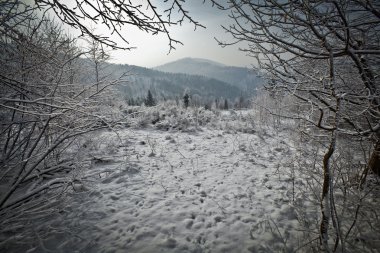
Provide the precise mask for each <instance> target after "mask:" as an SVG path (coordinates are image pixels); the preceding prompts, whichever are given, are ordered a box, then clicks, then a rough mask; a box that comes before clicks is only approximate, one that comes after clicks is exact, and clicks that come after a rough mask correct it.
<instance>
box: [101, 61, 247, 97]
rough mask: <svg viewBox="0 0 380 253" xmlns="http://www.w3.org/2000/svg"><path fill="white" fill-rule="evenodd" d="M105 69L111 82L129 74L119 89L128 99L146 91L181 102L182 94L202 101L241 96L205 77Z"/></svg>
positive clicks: (120, 67) (114, 67) (117, 67)
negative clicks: (187, 94) (111, 78)
mask: <svg viewBox="0 0 380 253" xmlns="http://www.w3.org/2000/svg"><path fill="white" fill-rule="evenodd" d="M107 68H108V71H109V72H111V73H112V76H113V77H115V78H116V77H117V76H120V75H121V74H122V73H123V72H128V73H130V75H129V76H128V77H127V82H124V83H123V85H122V88H121V90H122V91H123V92H124V93H125V94H126V96H128V97H145V96H146V92H147V90H148V89H150V90H151V91H152V93H153V95H154V96H155V97H158V98H160V99H165V98H174V97H180V98H182V96H183V95H184V93H185V91H186V92H188V93H189V94H190V95H192V96H198V97H199V99H200V100H202V101H207V100H213V99H216V98H221V97H223V98H228V99H230V100H234V99H236V98H237V97H239V96H240V95H241V94H242V90H241V89H239V88H238V87H236V86H233V85H231V84H229V83H226V82H223V81H220V80H217V79H214V78H209V77H205V76H196V75H188V74H180V73H165V72H161V71H157V70H153V69H148V68H144V67H138V66H133V65H117V64H110V65H109V66H108V67H107Z"/></svg>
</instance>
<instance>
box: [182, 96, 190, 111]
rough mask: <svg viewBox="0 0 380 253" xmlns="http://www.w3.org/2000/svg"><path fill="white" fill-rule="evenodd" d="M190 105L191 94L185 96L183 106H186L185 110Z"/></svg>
mask: <svg viewBox="0 0 380 253" xmlns="http://www.w3.org/2000/svg"><path fill="white" fill-rule="evenodd" d="M189 103H190V96H189V94H187V93H186V94H185V96H183V105H184V106H185V108H187V107H189Z"/></svg>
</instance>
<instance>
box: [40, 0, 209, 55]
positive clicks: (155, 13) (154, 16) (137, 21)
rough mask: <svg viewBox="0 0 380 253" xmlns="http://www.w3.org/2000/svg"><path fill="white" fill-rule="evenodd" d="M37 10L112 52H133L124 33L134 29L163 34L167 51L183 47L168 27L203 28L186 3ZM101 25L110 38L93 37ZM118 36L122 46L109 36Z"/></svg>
mask: <svg viewBox="0 0 380 253" xmlns="http://www.w3.org/2000/svg"><path fill="white" fill-rule="evenodd" d="M35 2H36V6H37V7H38V8H40V9H42V10H49V9H50V10H52V11H53V12H54V13H55V14H56V15H57V17H59V18H60V19H61V21H62V22H63V23H66V24H68V25H70V26H71V27H73V28H75V29H77V30H79V31H80V32H81V33H82V34H83V35H86V36H88V37H90V38H92V39H93V40H94V41H97V42H99V43H101V44H104V45H107V46H110V47H111V48H113V49H128V50H129V49H133V47H131V46H129V42H128V33H125V31H123V29H125V28H127V27H128V26H134V27H137V28H138V29H139V30H141V31H143V32H146V33H149V34H153V35H156V34H165V35H166V36H167V38H168V41H169V51H170V50H172V49H175V44H182V43H181V42H180V41H179V40H177V39H174V38H173V37H172V36H171V34H170V26H173V25H182V23H183V22H184V21H189V22H190V23H192V24H193V25H194V28H195V29H196V28H198V27H204V26H203V25H202V24H200V23H199V22H198V21H196V20H194V19H193V18H192V17H191V16H190V15H189V13H188V11H187V10H186V9H185V7H184V2H185V1H178V0H170V1H162V2H161V3H153V2H152V1H142V2H138V3H136V2H134V3H133V2H132V1H122V0H111V1H105V0H96V1H91V0H84V1H73V2H72V5H69V4H68V3H67V2H66V1H63V0H36V1H35ZM97 24H102V25H105V26H106V27H107V28H108V30H109V31H110V33H109V35H101V34H97V33H95V32H94V31H93V30H92V29H91V25H97ZM111 34H114V35H117V36H118V37H119V38H120V39H122V41H124V45H120V44H117V43H115V42H114V41H113V39H112V38H110V35H111Z"/></svg>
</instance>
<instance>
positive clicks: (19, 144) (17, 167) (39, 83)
mask: <svg viewBox="0 0 380 253" xmlns="http://www.w3.org/2000/svg"><path fill="white" fill-rule="evenodd" d="M1 10H2V11H4V13H7V16H6V18H7V19H3V24H2V26H1V30H0V32H1V36H0V40H1V42H0V61H1V68H0V87H1V90H2V93H1V96H0V117H1V127H0V145H1V147H0V148H1V149H0V152H1V156H0V165H1V171H0V183H1V185H2V186H5V188H3V190H2V192H1V194H0V214H1V215H3V214H5V213H8V214H9V212H7V210H8V209H9V208H16V207H18V206H22V205H23V204H24V203H25V201H28V200H30V199H31V198H33V197H34V196H36V195H38V194H40V193H41V192H43V191H44V192H46V191H48V190H53V189H55V188H56V186H57V185H60V186H67V185H69V184H70V180H68V179H67V177H65V176H64V175H65V173H67V172H68V171H70V170H71V169H74V168H75V167H77V166H79V165H78V164H75V163H74V162H72V161H70V160H67V159H66V158H65V156H64V155H63V154H64V153H65V152H66V151H67V149H68V147H70V145H71V143H72V141H73V140H74V139H75V138H76V137H77V136H80V135H83V134H85V133H88V132H91V131H95V130H98V129H103V128H106V127H112V126H113V125H114V124H116V123H117V122H115V121H113V120H110V119H109V118H107V117H105V115H102V112H101V110H98V108H99V105H98V103H96V102H95V101H96V100H97V99H98V96H99V94H100V93H101V92H103V91H104V90H106V89H107V88H108V87H111V86H113V85H115V84H117V83H118V80H115V81H109V82H102V81H101V80H100V81H99V82H97V83H95V84H88V85H86V86H82V85H79V84H78V83H77V82H76V81H77V78H76V74H75V73H76V70H75V69H77V68H79V66H80V61H83V60H81V59H80V58H79V56H81V55H83V52H81V50H79V49H78V48H77V47H76V45H75V39H73V38H70V36H67V35H65V34H64V33H63V32H62V29H61V28H60V26H59V25H57V24H55V23H53V22H51V21H50V20H49V19H47V18H45V17H42V18H40V17H38V16H37V15H36V14H35V13H34V9H33V8H30V7H29V6H27V5H23V4H22V3H20V2H17V3H13V4H11V3H9V2H8V3H7V2H5V3H4V2H3V3H2V4H1ZM94 107H97V108H94ZM62 173H63V174H62ZM52 174H53V175H55V176H53V177H52V178H51V175H52ZM48 175H50V176H48ZM48 192H49V191H48ZM14 214H17V212H15V213H14Z"/></svg>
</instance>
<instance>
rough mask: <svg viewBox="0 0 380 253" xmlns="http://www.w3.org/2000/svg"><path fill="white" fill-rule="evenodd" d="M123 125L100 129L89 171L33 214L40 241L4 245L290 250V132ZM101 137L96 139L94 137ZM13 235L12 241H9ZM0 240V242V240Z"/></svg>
mask: <svg viewBox="0 0 380 253" xmlns="http://www.w3.org/2000/svg"><path fill="white" fill-rule="evenodd" d="M257 131H259V132H255V131H252V132H251V133H242V132H236V131H230V130H215V129H208V128H206V127H204V128H202V129H200V130H199V131H193V132H181V131H161V130H155V129H150V128H146V129H139V130H136V129H133V128H127V129H124V130H122V131H120V132H119V136H118V137H116V135H115V134H114V133H113V132H103V133H101V134H98V135H95V136H93V137H92V138H93V141H94V142H95V141H97V140H98V141H99V140H108V142H112V143H114V144H113V147H112V145H109V144H107V143H105V142H104V143H100V144H102V145H100V147H101V148H100V150H101V152H98V154H94V156H93V159H92V160H91V166H90V169H88V170H85V171H83V172H82V174H81V175H80V176H78V177H80V179H81V182H79V181H78V182H77V183H76V184H75V185H74V189H75V191H73V192H71V193H70V194H69V195H68V196H67V197H66V198H65V199H64V201H63V202H62V201H60V203H57V204H56V205H55V206H54V208H53V209H51V210H54V211H53V212H51V213H49V214H48V215H46V214H44V215H42V216H41V217H43V218H40V217H33V218H31V219H30V220H28V223H27V224H25V227H24V229H30V226H34V227H33V229H34V230H35V233H36V236H37V238H39V240H37V241H33V242H29V243H26V245H25V244H24V243H25V242H24V243H22V242H20V241H18V240H22V238H21V237H17V234H16V235H14V234H12V236H13V237H9V238H8V243H7V244H5V246H6V247H7V251H9V252H20V251H28V252H49V251H50V252H261V251H262V252H272V251H281V250H284V249H285V248H287V249H288V250H290V249H293V250H294V249H295V248H296V247H297V246H298V245H299V242H297V240H296V235H297V233H296V232H295V230H296V229H297V220H296V214H295V211H294V210H293V208H292V206H291V205H290V202H291V198H292V196H291V192H290V190H289V189H291V187H290V184H291V183H290V180H289V177H287V176H286V175H282V174H281V173H279V167H280V164H283V162H284V159H287V158H288V157H290V156H291V155H292V153H293V152H295V150H294V149H293V148H292V143H291V141H290V140H289V133H286V132H279V133H277V132H276V131H274V130H271V129H270V128H267V129H261V130H257ZM101 142H102V141H101ZM12 238H13V239H12ZM3 246H4V245H3Z"/></svg>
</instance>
